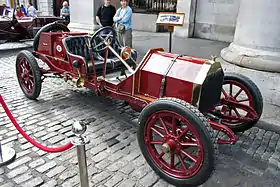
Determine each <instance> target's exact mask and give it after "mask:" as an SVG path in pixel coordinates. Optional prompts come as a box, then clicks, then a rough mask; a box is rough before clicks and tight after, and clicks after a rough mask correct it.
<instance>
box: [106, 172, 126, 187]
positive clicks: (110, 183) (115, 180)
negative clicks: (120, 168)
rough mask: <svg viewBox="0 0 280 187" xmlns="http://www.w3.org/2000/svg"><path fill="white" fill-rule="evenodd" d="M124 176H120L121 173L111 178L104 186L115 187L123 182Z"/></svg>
mask: <svg viewBox="0 0 280 187" xmlns="http://www.w3.org/2000/svg"><path fill="white" fill-rule="evenodd" d="M123 177H124V176H123V175H120V174H119V173H116V174H114V176H113V177H112V178H110V180H108V181H107V182H106V183H105V184H104V186H106V187H113V186H116V185H117V184H118V183H120V182H121V181H122V180H123Z"/></svg>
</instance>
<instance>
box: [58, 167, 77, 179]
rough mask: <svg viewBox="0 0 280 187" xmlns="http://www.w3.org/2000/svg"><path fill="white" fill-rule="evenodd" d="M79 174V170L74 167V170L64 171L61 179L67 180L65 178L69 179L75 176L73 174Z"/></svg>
mask: <svg viewBox="0 0 280 187" xmlns="http://www.w3.org/2000/svg"><path fill="white" fill-rule="evenodd" d="M77 174H78V172H77V171H76V170H74V169H72V170H69V171H65V172H63V173H62V174H61V175H60V176H59V179H61V180H63V181H65V180H67V179H69V178H71V177H73V176H75V175H77Z"/></svg>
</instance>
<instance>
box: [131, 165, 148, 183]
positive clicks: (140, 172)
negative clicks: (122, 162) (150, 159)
mask: <svg viewBox="0 0 280 187" xmlns="http://www.w3.org/2000/svg"><path fill="white" fill-rule="evenodd" d="M149 172H151V168H150V167H149V166H148V165H143V166H141V167H139V168H137V169H136V170H134V171H133V172H132V173H131V174H130V176H131V177H133V178H135V179H136V180H138V179H141V178H142V177H144V176H145V175H147V174H148V173H149Z"/></svg>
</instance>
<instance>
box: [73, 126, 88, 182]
mask: <svg viewBox="0 0 280 187" xmlns="http://www.w3.org/2000/svg"><path fill="white" fill-rule="evenodd" d="M87 124H88V123H86V122H83V121H75V122H74V123H73V125H72V132H73V133H74V134H75V136H76V137H75V138H74V139H73V140H72V144H73V145H76V147H77V156H78V163H79V170H80V181H81V187H89V181H88V170H87V160H86V148H85V145H86V144H87V143H88V142H89V141H88V140H87V139H86V138H85V137H83V134H84V133H85V132H86V129H87Z"/></svg>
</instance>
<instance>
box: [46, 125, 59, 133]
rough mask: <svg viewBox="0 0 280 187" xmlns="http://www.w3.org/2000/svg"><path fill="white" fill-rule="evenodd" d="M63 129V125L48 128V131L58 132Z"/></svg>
mask: <svg viewBox="0 0 280 187" xmlns="http://www.w3.org/2000/svg"><path fill="white" fill-rule="evenodd" d="M61 128H62V125H55V126H53V127H50V128H47V131H48V132H55V131H58V130H60V129H61Z"/></svg>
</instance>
